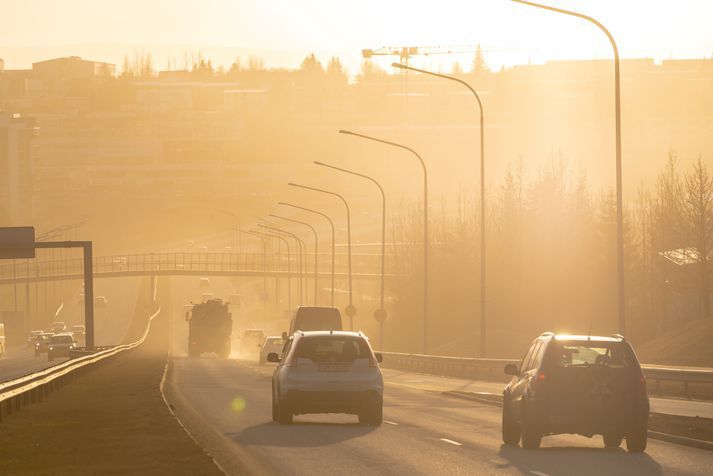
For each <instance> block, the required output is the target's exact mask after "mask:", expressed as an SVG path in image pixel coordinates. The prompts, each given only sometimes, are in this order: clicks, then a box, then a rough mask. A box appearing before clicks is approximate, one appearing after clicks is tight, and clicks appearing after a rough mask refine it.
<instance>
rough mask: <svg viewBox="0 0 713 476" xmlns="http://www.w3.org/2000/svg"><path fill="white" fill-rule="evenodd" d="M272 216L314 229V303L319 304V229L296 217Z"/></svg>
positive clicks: (272, 215)
mask: <svg viewBox="0 0 713 476" xmlns="http://www.w3.org/2000/svg"><path fill="white" fill-rule="evenodd" d="M270 216H271V217H273V218H279V219H280V220H285V221H289V222H292V223H297V224H299V225H304V226H308V227H309V228H310V230H312V233H313V234H314V305H315V306H316V305H317V291H318V286H317V269H318V266H317V253H318V249H317V246H318V244H317V243H318V242H319V238H317V230H315V229H314V227H313V226H312V225H310V224H309V223H307V222H304V221H299V220H294V219H292V218H287V217H283V216H280V215H275V214H272V213H271V214H270Z"/></svg>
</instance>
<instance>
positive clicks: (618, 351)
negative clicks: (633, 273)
mask: <svg viewBox="0 0 713 476" xmlns="http://www.w3.org/2000/svg"><path fill="white" fill-rule="evenodd" d="M505 373H506V374H508V375H512V380H511V381H510V383H509V384H508V385H507V386H506V387H505V390H504V391H503V419H502V432H503V441H504V442H505V443H506V444H511V445H516V444H517V443H518V442H519V441H520V438H522V447H523V448H527V449H536V448H539V446H540V442H541V440H542V437H543V436H546V435H557V434H562V433H575V434H580V435H584V436H588V437H591V436H593V435H597V434H599V435H603V437H604V445H605V446H606V447H607V448H615V447H618V446H619V445H621V442H622V440H623V439H626V447H627V449H628V450H629V451H630V452H642V451H644V450H645V449H646V442H647V427H648V418H649V399H648V396H647V394H646V379H645V378H644V375H643V373H642V372H641V367H640V365H639V361H638V360H637V358H636V354H635V353H634V351H633V349H632V348H631V345H629V343H628V342H627V341H626V340H625V339H624V338H623V337H621V336H618V335H615V336H612V337H597V336H576V335H555V334H553V333H551V332H547V333H544V334H542V335H541V336H540V337H538V338H537V339H535V341H534V342H533V343H532V345H531V346H530V349H529V350H528V352H527V354H526V355H525V357H524V358H523V359H522V362H521V363H520V365H519V367H518V366H517V365H515V364H508V365H507V366H505Z"/></svg>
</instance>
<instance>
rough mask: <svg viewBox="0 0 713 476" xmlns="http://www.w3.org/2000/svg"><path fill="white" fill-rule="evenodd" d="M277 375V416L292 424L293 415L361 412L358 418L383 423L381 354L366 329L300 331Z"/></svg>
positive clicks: (274, 414)
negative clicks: (376, 350) (372, 345)
mask: <svg viewBox="0 0 713 476" xmlns="http://www.w3.org/2000/svg"><path fill="white" fill-rule="evenodd" d="M267 360H268V362H278V363H279V365H278V366H277V368H276V369H275V372H274V374H273V376H272V419H273V421H277V422H278V423H280V424H283V425H284V424H291V423H292V417H293V415H302V414H308V413H349V414H356V415H358V417H359V422H361V423H365V424H368V425H373V426H378V425H381V422H382V407H383V397H384V380H383V377H382V376H381V370H380V369H379V362H381V354H378V353H376V354H375V353H374V352H373V351H372V349H371V346H370V345H369V341H368V340H367V338H366V336H365V335H364V334H362V333H361V332H342V331H312V332H302V331H298V332H296V333H295V334H294V335H293V336H292V337H291V338H290V339H289V340H288V342H287V345H286V346H285V350H284V352H283V354H282V357H280V356H278V355H277V353H270V354H268V356H267Z"/></svg>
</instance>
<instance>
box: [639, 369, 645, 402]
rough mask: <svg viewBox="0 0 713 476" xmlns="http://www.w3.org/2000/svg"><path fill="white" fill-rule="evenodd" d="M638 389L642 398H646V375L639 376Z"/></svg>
mask: <svg viewBox="0 0 713 476" xmlns="http://www.w3.org/2000/svg"><path fill="white" fill-rule="evenodd" d="M638 389H639V392H641V396H642V397H646V394H647V393H646V377H644V374H641V375H639V382H638Z"/></svg>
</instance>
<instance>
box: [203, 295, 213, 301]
mask: <svg viewBox="0 0 713 476" xmlns="http://www.w3.org/2000/svg"><path fill="white" fill-rule="evenodd" d="M212 299H213V293H203V294H201V300H202V301H203V302H206V301H210V300H212Z"/></svg>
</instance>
